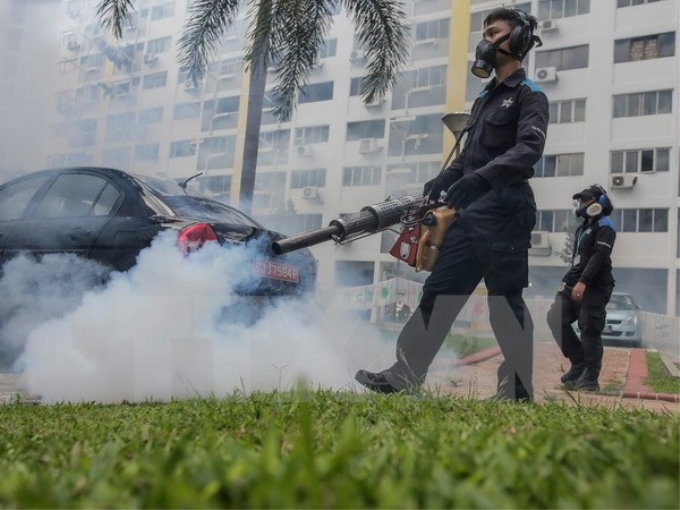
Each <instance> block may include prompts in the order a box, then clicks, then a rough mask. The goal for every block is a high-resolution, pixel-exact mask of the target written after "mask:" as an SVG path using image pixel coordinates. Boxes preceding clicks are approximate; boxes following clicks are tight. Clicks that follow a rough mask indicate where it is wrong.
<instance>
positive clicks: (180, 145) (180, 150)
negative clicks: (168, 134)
mask: <svg viewBox="0 0 680 510" xmlns="http://www.w3.org/2000/svg"><path fill="white" fill-rule="evenodd" d="M195 155H196V143H195V142H194V141H193V140H180V141H177V142H172V143H171V144H170V157H171V158H186V157H188V156H195Z"/></svg>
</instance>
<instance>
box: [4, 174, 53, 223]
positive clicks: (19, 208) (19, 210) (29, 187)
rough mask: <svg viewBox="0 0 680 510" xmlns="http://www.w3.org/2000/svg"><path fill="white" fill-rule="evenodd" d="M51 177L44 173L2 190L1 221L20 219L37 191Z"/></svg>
mask: <svg viewBox="0 0 680 510" xmlns="http://www.w3.org/2000/svg"><path fill="white" fill-rule="evenodd" d="M50 177H51V176H47V175H43V176H40V177H33V178H31V179H24V180H22V181H19V182H17V183H14V184H10V185H8V186H7V187H5V188H4V189H2V190H0V221H10V220H18V219H19V218H21V217H22V216H23V215H24V211H25V210H26V207H27V206H28V204H29V202H30V201H31V199H32V198H33V196H34V195H35V192H36V191H38V190H39V189H40V187H41V186H42V185H43V184H44V183H45V181H47V179H48V178H50Z"/></svg>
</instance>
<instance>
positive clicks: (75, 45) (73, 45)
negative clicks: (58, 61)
mask: <svg viewBox="0 0 680 510" xmlns="http://www.w3.org/2000/svg"><path fill="white" fill-rule="evenodd" d="M66 48H67V49H68V51H72V52H73V53H76V52H78V51H80V48H82V45H81V44H80V43H79V42H78V41H69V42H68V43H67V44H66Z"/></svg>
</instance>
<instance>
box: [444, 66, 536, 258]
mask: <svg viewBox="0 0 680 510" xmlns="http://www.w3.org/2000/svg"><path fill="white" fill-rule="evenodd" d="M548 119H549V114H548V98H547V97H546V96H545V94H544V93H543V91H542V90H541V89H540V88H539V87H538V86H537V85H536V84H535V83H534V82H533V81H531V80H529V79H527V77H526V73H525V71H524V69H521V68H520V69H518V70H517V71H515V72H514V73H513V74H512V75H511V76H510V77H509V78H507V79H506V80H505V81H504V82H502V83H500V84H498V85H496V80H495V79H494V80H493V81H491V82H490V83H489V85H487V87H486V88H485V89H484V90H483V91H482V92H481V94H479V97H478V98H477V99H476V101H475V103H474V105H473V107H472V111H471V113H470V119H469V121H468V124H467V127H466V130H467V140H466V141H465V147H464V149H463V150H462V151H461V153H460V155H459V156H458V157H457V158H456V159H455V160H454V162H453V163H452V164H451V166H450V167H449V168H448V169H447V170H446V171H445V172H444V174H443V175H444V177H445V178H446V180H447V182H448V185H449V186H450V185H451V184H453V183H454V182H455V181H457V180H458V179H460V178H461V177H462V176H463V175H466V174H469V173H471V172H477V173H478V174H479V175H480V176H481V177H483V178H484V179H485V180H486V181H487V182H489V184H491V191H489V192H488V193H486V194H485V195H484V196H483V197H481V198H480V199H478V200H476V201H474V202H473V203H472V204H470V206H469V207H467V208H466V209H465V210H463V211H458V216H457V220H458V221H459V223H460V225H461V226H462V227H463V229H464V230H465V231H467V232H468V233H469V234H470V235H471V236H472V237H474V238H475V239H477V240H479V242H480V243H482V244H489V243H491V242H494V243H496V242H503V243H504V244H509V245H512V246H514V247H516V248H522V249H526V248H528V246H529V239H530V237H531V230H532V229H533V227H534V224H535V222H536V203H535V200H534V196H533V192H532V190H531V187H530V186H529V185H528V183H527V179H529V178H531V177H533V175H534V168H533V166H534V165H535V164H536V163H537V162H538V161H539V160H540V159H541V157H542V155H543V149H544V147H545V139H546V133H547V131H548Z"/></svg>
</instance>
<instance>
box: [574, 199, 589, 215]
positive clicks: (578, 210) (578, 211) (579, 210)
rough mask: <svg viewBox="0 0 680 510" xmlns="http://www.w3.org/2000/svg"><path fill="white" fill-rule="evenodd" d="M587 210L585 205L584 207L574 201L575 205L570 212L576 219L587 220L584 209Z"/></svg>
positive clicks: (578, 201)
mask: <svg viewBox="0 0 680 510" xmlns="http://www.w3.org/2000/svg"><path fill="white" fill-rule="evenodd" d="M587 208H588V206H587V205H584V204H582V203H581V201H580V200H577V201H576V205H575V206H574V208H573V209H572V210H571V212H572V213H573V214H574V216H575V217H576V218H584V219H585V218H588V214H587V213H586V209H587Z"/></svg>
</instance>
